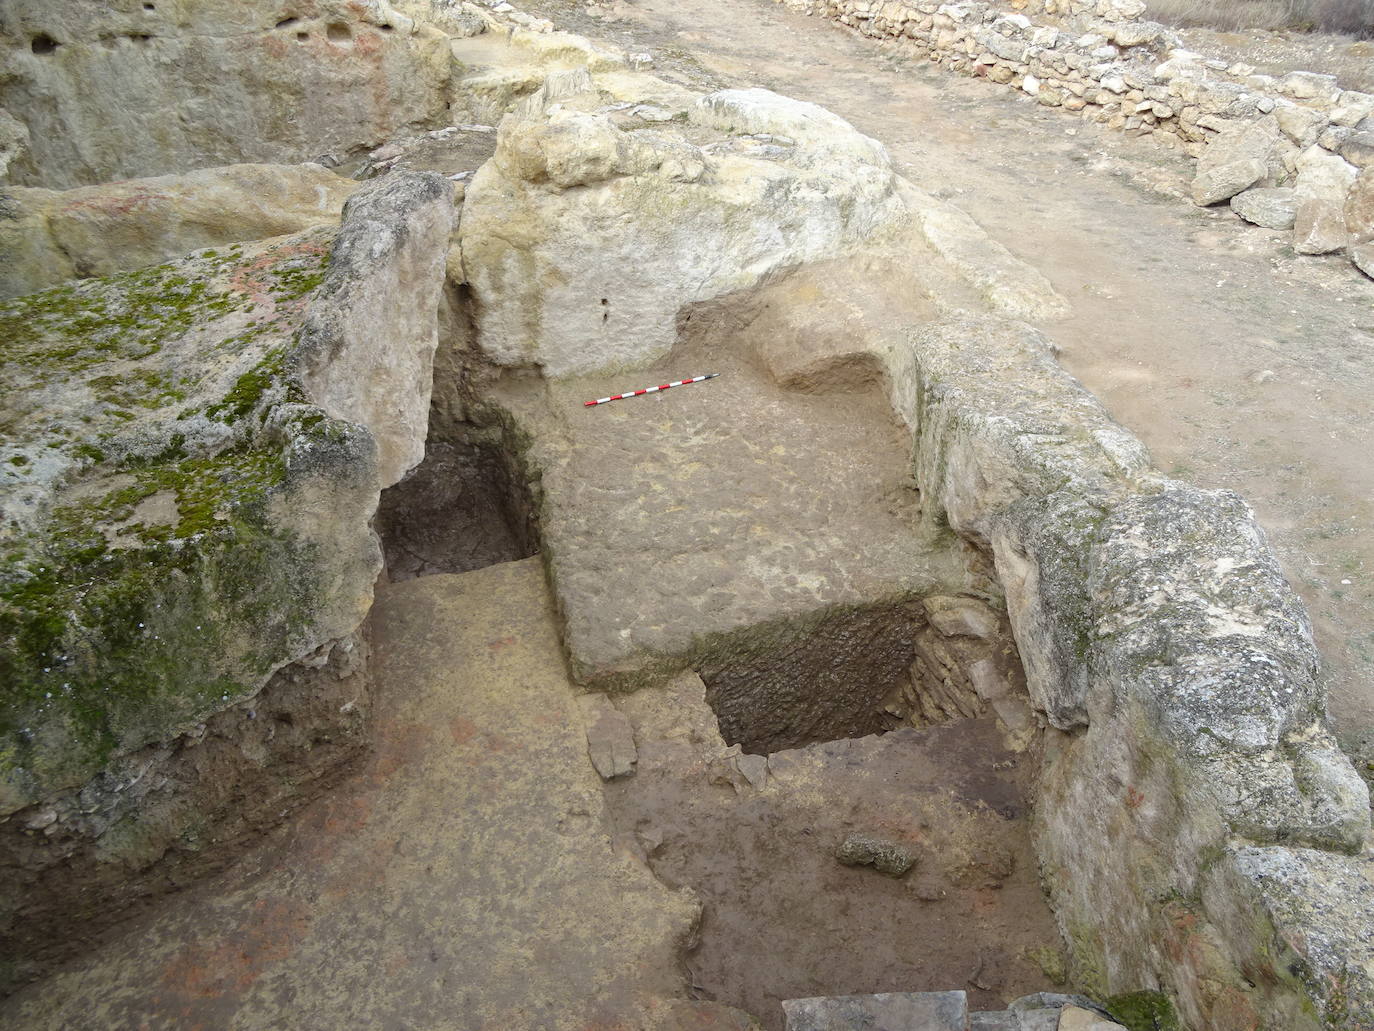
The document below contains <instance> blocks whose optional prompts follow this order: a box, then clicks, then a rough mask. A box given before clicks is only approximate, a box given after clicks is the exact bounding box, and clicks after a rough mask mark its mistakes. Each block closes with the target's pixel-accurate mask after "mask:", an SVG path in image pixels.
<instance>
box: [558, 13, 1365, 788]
mask: <svg viewBox="0 0 1374 1031" xmlns="http://www.w3.org/2000/svg"><path fill="white" fill-rule="evenodd" d="M533 6H534V7H535V8H537V9H542V10H543V11H545V12H546V13H547V14H548V15H549V16H550V17H552V18H553V19H554V20H555V21H557V22H558V23H559V24H560V25H563V26H566V27H569V28H572V29H574V30H575V31H580V32H584V33H586V34H588V35H591V36H593V37H600V38H603V39H608V40H611V41H614V42H616V43H618V44H620V45H623V46H626V47H628V48H630V49H633V50H639V51H643V50H647V51H650V52H652V53H654V54H655V55H656V57H657V58H658V67H659V70H660V73H661V74H665V75H667V76H669V77H672V76H685V77H690V78H693V79H695V80H696V81H697V82H698V83H699V84H715V85H719V86H727V85H728V86H736V85H757V86H765V87H768V88H770V89H774V90H777V91H778V92H781V93H785V94H788V95H791V96H794V97H799V98H801V99H804V100H811V101H814V102H816V103H818V104H822V105H824V106H826V107H828V108H830V109H832V110H834V111H836V112H837V113H839V114H840V115H842V116H844V117H845V118H847V119H848V120H849V121H851V122H852V123H853V124H854V125H855V126H857V127H858V128H859V129H860V130H861V131H863V132H865V133H867V134H869V135H870V136H873V137H875V138H877V139H879V140H881V141H882V142H884V143H885V144H887V146H888V148H889V149H890V150H891V152H892V156H893V159H894V161H895V163H896V164H897V166H898V168H899V169H900V170H901V171H902V173H903V174H905V175H906V176H908V177H909V178H911V179H912V180H914V181H915V182H916V183H917V184H918V185H920V186H921V187H923V188H925V189H927V190H930V191H931V192H933V193H936V194H938V195H940V196H942V197H945V198H947V199H949V200H952V201H953V202H954V203H956V204H958V205H960V206H961V207H963V208H965V209H966V210H967V211H969V212H970V213H971V214H972V215H973V216H974V217H975V218H976V219H977V220H978V221H979V222H980V223H981V224H982V225H983V226H984V228H986V229H987V230H988V231H989V232H990V233H991V234H992V235H993V236H994V237H995V238H997V239H998V240H1000V241H1001V242H1002V243H1003V244H1004V245H1005V246H1007V247H1008V248H1009V249H1010V250H1011V251H1012V252H1013V253H1015V254H1016V255H1018V256H1019V257H1021V258H1023V259H1025V260H1026V261H1028V262H1030V263H1031V264H1033V265H1035V266H1036V267H1038V268H1039V269H1040V270H1041V271H1042V272H1044V273H1045V274H1046V275H1047V276H1048V277H1049V278H1050V280H1051V281H1052V282H1053V283H1054V285H1055V287H1056V288H1057V289H1058V290H1059V291H1060V293H1062V294H1063V295H1064V296H1065V297H1066V298H1068V299H1069V300H1070V302H1071V303H1072V304H1073V307H1074V311H1075V315H1074V317H1073V318H1072V319H1071V320H1069V321H1068V322H1066V323H1063V324H1060V325H1057V326H1054V327H1052V329H1051V335H1052V336H1053V337H1054V339H1055V340H1056V341H1057V342H1058V343H1059V345H1060V346H1061V347H1062V348H1063V355H1062V361H1063V363H1064V365H1065V366H1066V367H1067V368H1068V369H1069V371H1070V372H1072V373H1073V374H1074V375H1076V376H1077V377H1078V378H1079V379H1081V380H1082V381H1083V382H1084V383H1085V384H1086V385H1087V386H1088V388H1089V389H1091V390H1092V391H1093V392H1094V393H1096V394H1097V395H1098V397H1100V398H1101V399H1102V400H1103V402H1104V403H1105V404H1106V405H1107V407H1108V408H1109V409H1110V410H1111V412H1112V414H1113V415H1115V417H1116V418H1117V419H1118V420H1120V421H1121V422H1122V423H1124V424H1125V425H1126V426H1127V427H1129V428H1130V429H1131V430H1132V431H1133V432H1135V433H1136V434H1137V435H1138V436H1139V437H1140V438H1141V439H1142V440H1144V441H1145V443H1146V444H1147V445H1148V446H1149V447H1150V449H1151V451H1152V452H1153V454H1154V456H1155V459H1156V462H1157V464H1158V465H1159V466H1160V467H1161V468H1163V469H1165V470H1166V471H1168V472H1171V473H1172V474H1174V475H1176V476H1178V477H1180V478H1182V479H1186V480H1190V481H1192V482H1194V483H1196V484H1198V485H1199V486H1204V487H1223V488H1228V489H1231V490H1235V491H1238V492H1239V493H1241V494H1242V495H1244V496H1245V497H1246V498H1247V499H1248V500H1249V501H1250V502H1251V503H1252V504H1253V505H1254V506H1255V508H1256V510H1257V512H1258V513H1259V517H1260V520H1261V522H1262V523H1263V525H1264V526H1265V528H1266V529H1267V530H1268V532H1269V534H1270V538H1271V540H1272V542H1273V544H1274V546H1275V548H1276V549H1277V550H1278V553H1279V555H1280V557H1281V559H1282V561H1283V563H1284V567H1285V569H1286V570H1287V573H1288V576H1289V578H1290V579H1291V580H1292V582H1293V584H1294V586H1295V587H1296V588H1297V589H1298V591H1299V592H1300V593H1301V594H1302V596H1303V599H1304V600H1305V601H1306V603H1307V605H1308V608H1309V610H1310V612H1311V614H1312V619H1313V623H1314V625H1315V629H1316V635H1317V643H1318V645H1319V646H1320V648H1321V652H1322V656H1323V659H1324V661H1325V667H1326V669H1325V676H1326V679H1327V682H1328V684H1329V690H1330V698H1331V712H1332V717H1333V723H1334V725H1335V729H1336V732H1337V733H1338V734H1339V735H1340V737H1341V741H1342V744H1343V745H1344V746H1345V747H1346V748H1347V749H1348V750H1350V751H1351V752H1352V753H1353V754H1354V755H1355V756H1356V758H1357V759H1358V760H1360V761H1359V763H1358V765H1359V766H1360V768H1361V770H1362V771H1364V772H1366V774H1368V770H1367V769H1366V764H1367V762H1368V761H1370V760H1374V532H1371V527H1374V461H1371V453H1374V419H1371V415H1374V282H1371V281H1370V280H1369V279H1367V278H1365V277H1363V276H1362V275H1361V274H1360V273H1359V272H1357V271H1356V270H1355V269H1354V268H1353V267H1352V266H1351V265H1349V264H1348V263H1347V262H1346V261H1345V259H1344V258H1340V257H1303V256H1298V255H1296V254H1295V253H1294V252H1293V250H1292V248H1291V247H1290V246H1289V244H1288V242H1287V239H1286V237H1285V236H1284V235H1283V234H1279V233H1273V232H1270V231H1268V230H1264V229H1259V228H1256V227H1254V226H1250V225H1247V224H1245V223H1243V222H1241V221H1240V220H1239V219H1237V218H1236V217H1235V216H1234V215H1232V214H1231V212H1230V211H1229V210H1228V209H1227V208H1226V207H1225V205H1222V206H1221V207H1220V208H1218V209H1209V210H1203V209H1198V208H1196V207H1194V206H1193V205H1192V204H1191V203H1189V202H1188V201H1186V200H1185V199H1184V190H1185V188H1186V186H1187V184H1188V182H1189V180H1190V178H1191V175H1192V169H1191V166H1192V162H1191V161H1190V160H1189V159H1188V158H1187V157H1185V156H1184V155H1183V154H1182V153H1180V152H1175V151H1169V150H1165V149H1163V148H1161V147H1159V146H1158V145H1156V144H1153V143H1152V142H1150V141H1149V140H1148V139H1128V138H1126V137H1124V136H1122V135H1121V134H1119V133H1116V132H1111V131H1109V130H1106V129H1104V128H1102V127H1099V126H1097V125H1095V124H1091V123H1084V122H1080V121H1079V120H1077V119H1076V118H1074V117H1072V116H1069V115H1066V114H1064V113H1062V112H1059V111H1051V110H1048V109H1045V108H1041V107H1039V106H1037V105H1036V104H1034V103H1033V102H1032V101H1030V100H1029V99H1028V98H1021V97H1019V96H1018V94H1016V93H1015V92H1013V91H1011V90H1009V89H1007V88H1006V87H1002V86H997V85H994V84H992V83H988V82H985V81H982V80H976V79H969V78H963V77H960V76H956V75H951V74H949V73H947V72H944V71H942V70H941V69H939V68H936V67H934V66H932V65H930V64H929V63H927V62H923V61H920V60H917V59H914V58H912V57H910V56H909V55H907V54H904V52H903V51H902V50H901V49H900V48H898V47H896V46H891V45H887V44H880V43H878V42H876V41H874V40H870V39H866V38H864V37H861V36H858V35H856V34H854V33H851V32H849V31H847V30H845V29H842V28H840V27H838V26H834V25H831V24H829V23H826V22H823V21H821V20H819V19H814V18H807V17H804V16H802V15H798V14H794V13H792V12H789V11H787V10H786V9H784V8H782V7H781V6H778V5H776V4H773V3H770V2H768V0H635V2H634V3H633V4H627V3H625V2H623V0H618V2H617V3H616V4H615V6H614V7H610V8H607V7H593V8H586V7H583V6H578V5H568V4H564V3H562V2H560V0H536V3H535V4H534V5H533ZM589 11H590V12H593V13H590V14H589V13H588V12H589Z"/></svg>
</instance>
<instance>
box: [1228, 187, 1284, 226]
mask: <svg viewBox="0 0 1374 1031" xmlns="http://www.w3.org/2000/svg"><path fill="white" fill-rule="evenodd" d="M1231 210H1232V211H1234V212H1235V213H1236V214H1237V215H1239V216H1240V217H1241V218H1243V219H1245V221H1247V222H1250V223H1253V224H1254V225H1257V226H1263V227H1264V228H1265V229H1292V228H1293V219H1294V217H1295V216H1296V215H1297V211H1298V195H1297V194H1296V193H1295V192H1294V191H1293V190H1289V189H1283V188H1276V189H1265V188H1260V189H1255V190H1245V191H1244V192H1242V193H1238V194H1236V195H1235V196H1234V197H1232V198H1231Z"/></svg>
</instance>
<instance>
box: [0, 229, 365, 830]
mask: <svg viewBox="0 0 1374 1031" xmlns="http://www.w3.org/2000/svg"><path fill="white" fill-rule="evenodd" d="M328 243H329V236H328V234H327V233H325V232H322V231H316V232H314V233H310V234H303V235H302V236H300V237H295V238H291V239H290V240H286V241H277V242H273V243H269V244H267V245H257V246H256V247H249V248H246V249H243V248H238V247H235V248H232V249H230V250H229V251H227V252H225V253H219V252H214V251H205V252H201V253H200V254H199V255H192V256H191V257H189V258H187V259H184V260H182V261H180V262H174V263H170V264H167V265H161V266H157V267H154V268H149V269H142V270H139V271H137V272H132V273H126V274H123V275H119V276H114V277H111V278H109V279H106V280H90V281H84V282H81V283H78V284H73V285H67V286H62V287H58V288H55V289H52V290H47V291H43V292H41V293H38V294H33V295H30V296H28V297H20V298H16V299H13V300H11V301H8V302H5V303H4V304H3V305H0V396H3V400H0V444H9V445H11V446H12V447H14V446H22V447H23V449H24V452H26V453H24V454H15V455H14V456H13V457H11V458H8V459H7V461H6V462H5V463H4V464H2V465H0V545H3V552H4V554H5V557H6V560H5V563H4V565H3V567H0V803H3V802H5V801H6V799H8V800H9V801H10V802H14V800H15V799H22V798H23V797H24V796H25V795H26V794H27V793H28V792H29V790H30V789H37V788H39V787H45V788H46V787H52V786H55V785H60V784H63V783H75V782H77V781H78V780H79V779H81V778H82V777H84V776H87V775H89V773H90V772H91V771H92V770H93V769H94V768H96V767H97V766H98V765H99V764H100V763H101V762H103V761H105V760H106V759H107V758H108V757H109V756H110V755H111V754H112V753H113V752H114V751H116V750H117V749H122V748H126V747H130V746H132V745H136V744H139V743H142V742H144V741H147V740H154V739H157V738H159V737H165V736H166V735H167V734H168V733H172V732H175V731H177V730H178V729H180V728H182V727H185V726H187V725H189V724H190V723H193V722H195V721H198V720H200V719H203V718H204V717H205V716H207V715H209V714H210V713H211V712H213V711H215V710H217V709H219V708H222V707H223V706H224V705H225V704H227V703H228V702H229V701H231V700H233V699H235V698H237V697H242V696H243V695H244V694H245V693H247V692H251V691H254V690H256V689H257V687H258V686H259V685H260V684H261V682H262V681H263V679H265V678H266V677H267V676H268V675H269V674H270V673H271V672H272V670H273V669H275V668H276V667H277V666H279V665H280V664H281V662H282V661H284V660H285V659H286V658H288V657H290V656H291V655H292V653H293V652H299V649H300V648H301V646H302V642H304V641H305V640H306V639H307V636H308V633H309V631H310V629H311V627H310V626H309V621H310V619H311V618H312V615H313V613H315V612H316V611H317V610H318V609H319V607H320V605H321V604H323V601H322V599H323V596H324V592H325V587H324V585H323V584H321V583H319V582H318V581H319V575H318V570H319V568H320V564H321V561H320V556H319V555H318V554H317V549H318V545H317V544H316V543H315V542H313V541H310V540H306V539H303V538H301V537H300V536H299V535H298V534H297V533H296V532H295V531H293V530H291V529H289V528H288V527H287V526H286V525H285V524H283V522H282V521H281V520H280V519H279V518H274V513H273V509H274V504H276V501H277V499H278V498H279V497H281V496H283V494H284V493H285V492H287V491H289V489H290V484H289V479H290V461H289V457H288V456H290V455H293V454H295V455H299V454H303V453H311V452H313V453H315V454H317V455H321V456H325V458H324V459H322V460H335V461H348V460H349V456H348V455H346V454H344V453H343V451H341V450H340V441H341V440H346V438H347V437H348V429H349V428H348V427H346V426H342V425H336V424H335V423H334V421H333V420H331V419H329V418H328V417H327V416H326V415H325V414H324V413H323V412H321V411H320V410H319V409H317V408H314V407H312V406H310V405H308V404H307V403H306V398H305V396H304V392H303V390H302V389H301V387H300V386H299V384H295V383H292V382H290V381H289V380H288V377H287V374H286V372H285V369H286V364H287V363H286V357H287V355H288V353H289V349H290V347H291V341H292V339H293V335H294V333H295V330H296V328H297V327H298V325H299V323H300V321H301V318H302V316H303V312H304V306H305V301H306V300H307V299H308V297H309V295H310V293H311V291H313V290H314V289H315V288H316V287H318V285H319V284H320V282H321V281H322V279H323V277H324V274H325V271H326V266H327V250H328ZM39 449H41V450H39ZM39 454H44V455H51V456H53V457H52V458H51V459H45V460H44V461H42V462H39V461H35V460H34V459H33V458H32V457H31V456H33V455H39ZM330 456H333V457H332V458H330ZM35 492H37V493H35ZM35 497H38V498H39V501H38V502H35V501H34V500H33V499H34V498H35Z"/></svg>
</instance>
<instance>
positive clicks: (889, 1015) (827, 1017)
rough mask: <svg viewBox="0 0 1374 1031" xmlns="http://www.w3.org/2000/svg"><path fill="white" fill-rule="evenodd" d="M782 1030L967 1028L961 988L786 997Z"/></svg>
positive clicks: (947, 1030) (951, 1030)
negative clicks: (941, 990) (808, 997)
mask: <svg viewBox="0 0 1374 1031" xmlns="http://www.w3.org/2000/svg"><path fill="white" fill-rule="evenodd" d="M782 1012H783V1028H784V1031H854V1029H855V1028H864V1029H866V1031H911V1029H915V1028H919V1029H920V1031H966V1028H967V1027H968V997H967V995H966V994H965V993H964V992H886V993H882V994H879V995H838V996H829V997H818V998H811V999H787V1000H785V1001H784V1002H783V1004H782Z"/></svg>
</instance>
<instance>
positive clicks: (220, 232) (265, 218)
mask: <svg viewBox="0 0 1374 1031" xmlns="http://www.w3.org/2000/svg"><path fill="white" fill-rule="evenodd" d="M357 188H358V183H357V182H355V181H353V180H351V179H345V178H343V177H342V176H338V175H335V174H334V173H333V172H331V171H329V169H327V168H324V167H322V166H320V165H313V164H306V165H229V166H228V167H225V168H202V169H199V170H197V171H194V172H187V173H186V174H184V175H164V176H155V177H153V178H149V179H130V180H128V181H126V182H118V183H109V184H106V185H103V186H83V187H80V188H78V189H75V190H64V191H55V190H40V189H29V188H27V187H23V186H10V187H4V186H0V298H5V297H20V296H23V295H24V294H29V293H34V292H35V291H38V290H42V289H44V288H45V287H48V286H51V285H53V284H54V283H60V282H62V281H64V280H68V279H76V278H86V277H90V276H111V275H114V274H115V273H117V272H122V271H124V270H126V269H133V268H139V267H141V266H144V265H155V264H157V263H159V262H163V261H168V260H170V259H172V258H176V257H180V256H181V255H183V254H188V253H190V252H191V251H194V250H199V249H201V248H204V247H222V246H224V245H225V244H230V243H237V242H239V241H245V240H263V239H266V238H268V237H270V236H285V235H286V234H288V233H297V232H300V231H301V230H303V229H308V228H310V227H311V226H317V225H337V224H338V221H339V212H340V209H341V208H342V207H343V203H344V201H345V200H347V199H348V196H349V195H350V194H351V193H353V191H355V190H356V189H357Z"/></svg>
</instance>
